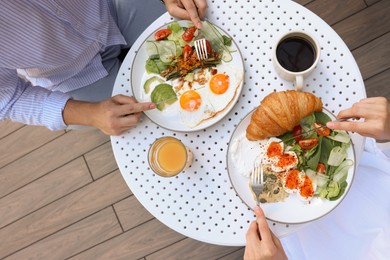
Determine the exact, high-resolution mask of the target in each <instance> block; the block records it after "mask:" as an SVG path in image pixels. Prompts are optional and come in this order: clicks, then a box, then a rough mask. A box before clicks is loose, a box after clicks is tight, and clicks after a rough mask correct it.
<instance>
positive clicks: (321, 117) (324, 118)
mask: <svg viewBox="0 0 390 260" xmlns="http://www.w3.org/2000/svg"><path fill="white" fill-rule="evenodd" d="M314 116H315V118H316V119H315V120H316V122H320V123H321V124H323V125H326V123H327V122H329V121H332V119H331V118H330V117H329V116H328V115H327V114H326V113H324V112H314Z"/></svg>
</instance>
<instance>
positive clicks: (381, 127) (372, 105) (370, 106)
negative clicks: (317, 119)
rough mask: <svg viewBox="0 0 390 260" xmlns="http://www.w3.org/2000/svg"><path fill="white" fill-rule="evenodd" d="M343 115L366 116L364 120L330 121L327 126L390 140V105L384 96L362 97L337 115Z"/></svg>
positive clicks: (338, 116)
mask: <svg viewBox="0 0 390 260" xmlns="http://www.w3.org/2000/svg"><path fill="white" fill-rule="evenodd" d="M342 117H358V118H364V122H347V121H345V122H339V123H338V122H329V123H328V124H327V125H326V126H327V127H329V128H331V129H338V130H346V131H352V132H356V133H358V134H360V135H363V136H368V137H373V138H375V139H377V140H382V141H384V140H390V105H389V103H388V101H387V100H386V98H384V97H374V98H365V99H362V100H361V101H360V102H357V103H355V104H353V106H352V107H351V108H349V109H345V110H343V111H341V112H340V113H339V114H338V115H337V118H342Z"/></svg>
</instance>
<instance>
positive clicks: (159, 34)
mask: <svg viewBox="0 0 390 260" xmlns="http://www.w3.org/2000/svg"><path fill="white" fill-rule="evenodd" d="M171 33H172V31H171V30H169V29H161V30H158V31H157V32H156V33H155V34H154V39H156V41H160V40H163V39H165V38H167V37H168V36H169V35H170V34H171Z"/></svg>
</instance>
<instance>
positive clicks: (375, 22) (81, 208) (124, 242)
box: [0, 0, 390, 260]
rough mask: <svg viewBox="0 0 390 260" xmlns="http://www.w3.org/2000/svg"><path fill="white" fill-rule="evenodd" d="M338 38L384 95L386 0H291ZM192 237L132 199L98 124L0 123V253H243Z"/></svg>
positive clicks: (388, 68)
mask: <svg viewBox="0 0 390 260" xmlns="http://www.w3.org/2000/svg"><path fill="white" fill-rule="evenodd" d="M297 2H299V3H300V4H303V5H305V6H306V7H307V8H309V9H310V10H312V11H313V12H315V13H316V14H318V15H319V16H320V17H322V18H323V19H324V20H325V21H326V22H327V23H329V24H330V25H332V27H333V28H334V29H335V30H336V31H337V32H338V33H339V34H340V36H341V37H342V38H343V39H344V41H345V42H346V44H347V45H348V47H349V48H350V50H351V51H352V53H353V55H354V57H355V58H356V60H357V63H358V65H359V67H360V70H361V72H362V75H363V78H364V81H365V84H366V89H367V93H368V96H386V97H387V98H388V99H389V100H390V0H344V1H340V0H314V1H311V0H297ZM243 252H244V249H243V248H240V247H223V246H215V245H209V244H205V243H202V242H198V241H195V240H193V239H191V238H187V237H185V236H183V235H181V234H178V233H176V232H174V231H172V230H170V229H169V228H167V227H166V226H165V225H163V224H161V223H160V222H159V221H158V220H156V219H155V218H154V217H153V216H152V215H150V214H149V213H148V212H147V211H146V210H145V209H144V208H143V207H142V206H141V205H140V203H139V202H138V201H137V200H136V199H135V197H134V196H133V195H132V193H131V191H130V190H129V188H128V187H127V186H126V184H125V182H124V180H123V179H122V176H121V174H120V172H119V170H118V167H117V165H116V163H115V160H114V157H113V154H112V150H111V144H110V141H109V137H108V136H105V135H104V134H102V133H100V132H99V131H98V130H92V129H91V130H82V131H69V132H65V131H58V132H50V131H48V130H46V129H45V128H43V127H32V126H24V125H22V124H18V123H11V122H9V121H4V122H1V123H0V259H3V258H5V259H27V258H28V259H67V258H71V259H97V258H102V259H147V260H152V259H242V256H243Z"/></svg>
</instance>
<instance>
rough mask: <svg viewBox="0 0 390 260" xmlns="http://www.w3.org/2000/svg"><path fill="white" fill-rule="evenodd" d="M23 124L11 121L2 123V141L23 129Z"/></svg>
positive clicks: (7, 120)
mask: <svg viewBox="0 0 390 260" xmlns="http://www.w3.org/2000/svg"><path fill="white" fill-rule="evenodd" d="M23 126H24V125H23V124H22V123H16V122H12V121H11V120H9V119H6V120H4V121H0V139H1V138H3V137H5V136H7V135H9V134H10V133H12V132H13V131H16V130H18V129H20V128H21V127H23Z"/></svg>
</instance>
